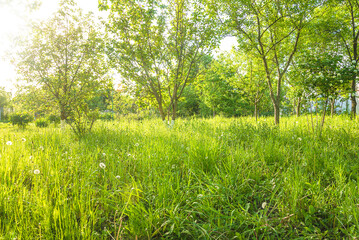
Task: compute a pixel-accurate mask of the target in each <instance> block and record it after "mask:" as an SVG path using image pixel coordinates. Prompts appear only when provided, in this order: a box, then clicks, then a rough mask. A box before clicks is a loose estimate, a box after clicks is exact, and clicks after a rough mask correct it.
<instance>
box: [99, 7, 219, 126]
mask: <svg viewBox="0 0 359 240" xmlns="http://www.w3.org/2000/svg"><path fill="white" fill-rule="evenodd" d="M100 6H101V8H102V9H105V10H108V9H109V10H110V17H109V24H108V29H109V30H110V32H111V37H112V40H111V44H110V46H109V47H108V49H109V51H108V55H109V57H110V59H111V60H112V62H113V63H114V65H115V66H116V67H117V69H118V70H119V72H120V73H121V75H122V77H123V78H124V79H126V80H127V81H134V82H135V84H136V88H137V89H138V91H142V92H143V93H144V94H143V95H145V96H148V98H149V99H150V100H152V102H154V103H155V104H156V105H157V108H158V110H159V113H160V115H161V118H162V120H165V118H166V115H168V116H169V115H171V119H172V121H174V120H175V119H176V113H177V105H178V101H179V99H180V98H181V95H182V94H183V91H184V89H185V87H186V86H187V85H188V84H189V83H191V82H193V80H194V79H195V78H196V77H197V75H198V74H199V65H200V64H201V63H202V59H203V58H204V57H205V56H206V54H208V53H210V52H211V50H212V49H213V48H214V47H215V46H216V45H217V44H218V39H219V31H218V26H217V25H216V23H215V22H214V21H213V20H212V19H211V18H209V17H208V16H206V14H205V13H204V12H203V11H202V9H203V8H205V4H204V3H203V1H201V0H168V1H165V0H163V1H161V0H159V1H153V0H144V1H138V0H121V1H120V0H109V1H101V3H100Z"/></svg>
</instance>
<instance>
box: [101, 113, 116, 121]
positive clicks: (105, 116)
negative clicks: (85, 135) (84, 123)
mask: <svg viewBox="0 0 359 240" xmlns="http://www.w3.org/2000/svg"><path fill="white" fill-rule="evenodd" d="M113 114H114V113H112V112H103V113H100V119H101V120H106V121H110V120H113V119H114V118H113Z"/></svg>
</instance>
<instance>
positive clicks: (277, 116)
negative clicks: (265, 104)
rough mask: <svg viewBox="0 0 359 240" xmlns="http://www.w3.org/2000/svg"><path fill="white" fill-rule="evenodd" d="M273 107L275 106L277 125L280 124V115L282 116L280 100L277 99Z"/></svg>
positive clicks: (275, 121)
mask: <svg viewBox="0 0 359 240" xmlns="http://www.w3.org/2000/svg"><path fill="white" fill-rule="evenodd" d="M273 107H274V123H275V125H279V117H280V108H279V102H278V101H275V103H274V104H273Z"/></svg>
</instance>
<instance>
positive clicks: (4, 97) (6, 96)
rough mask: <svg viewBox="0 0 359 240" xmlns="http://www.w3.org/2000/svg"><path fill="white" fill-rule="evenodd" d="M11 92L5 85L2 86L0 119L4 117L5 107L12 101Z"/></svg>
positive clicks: (0, 89)
mask: <svg viewBox="0 0 359 240" xmlns="http://www.w3.org/2000/svg"><path fill="white" fill-rule="evenodd" d="M10 100H11V93H9V92H7V91H6V90H5V88H4V87H0V121H1V120H3V117H4V115H5V114H4V109H5V107H6V106H7V105H8V104H9V103H10Z"/></svg>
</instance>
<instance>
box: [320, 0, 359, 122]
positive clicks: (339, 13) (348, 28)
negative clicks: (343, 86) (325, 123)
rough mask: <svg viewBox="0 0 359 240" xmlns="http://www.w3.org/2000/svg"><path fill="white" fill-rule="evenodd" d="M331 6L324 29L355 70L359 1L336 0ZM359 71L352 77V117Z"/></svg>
mask: <svg viewBox="0 0 359 240" xmlns="http://www.w3.org/2000/svg"><path fill="white" fill-rule="evenodd" d="M329 3H330V5H329V6H328V7H327V8H326V9H325V11H323V12H324V13H323V17H322V23H323V29H324V30H325V31H326V33H327V35H329V37H330V40H331V41H333V40H334V41H336V42H338V43H340V44H341V45H342V48H343V54H344V55H345V56H346V57H347V58H348V59H349V60H350V61H351V63H352V65H353V66H354V67H355V68H358V62H359V49H358V48H359V46H358V44H359V27H358V24H359V1H357V0H340V1H339V0H336V1H331V2H329ZM358 76H359V74H358V70H357V71H355V72H354V74H353V75H352V80H351V82H350V87H351V93H350V100H351V116H352V118H355V117H356V114H357V112H356V108H357V101H356V92H357V81H356V79H357V77H358Z"/></svg>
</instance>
